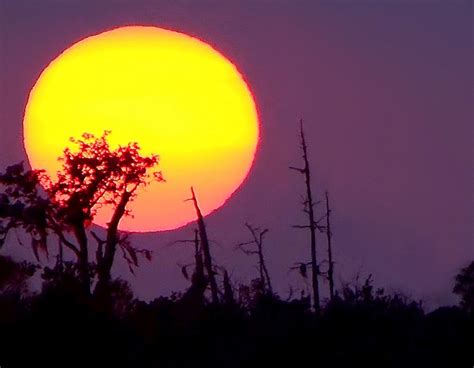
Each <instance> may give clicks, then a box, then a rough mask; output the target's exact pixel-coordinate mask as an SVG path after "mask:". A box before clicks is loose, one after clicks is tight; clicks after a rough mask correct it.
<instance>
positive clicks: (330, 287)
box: [325, 191, 334, 300]
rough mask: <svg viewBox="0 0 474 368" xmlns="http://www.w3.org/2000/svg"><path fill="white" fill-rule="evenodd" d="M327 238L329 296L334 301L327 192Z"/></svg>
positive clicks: (329, 210) (327, 196)
mask: <svg viewBox="0 0 474 368" xmlns="http://www.w3.org/2000/svg"><path fill="white" fill-rule="evenodd" d="M325 195H326V231H325V232H326V236H327V243H328V263H329V266H328V281H329V296H330V298H331V300H333V299H334V261H333V260H332V232H331V220H330V217H331V209H330V207H329V193H328V192H327V191H326V193H325Z"/></svg>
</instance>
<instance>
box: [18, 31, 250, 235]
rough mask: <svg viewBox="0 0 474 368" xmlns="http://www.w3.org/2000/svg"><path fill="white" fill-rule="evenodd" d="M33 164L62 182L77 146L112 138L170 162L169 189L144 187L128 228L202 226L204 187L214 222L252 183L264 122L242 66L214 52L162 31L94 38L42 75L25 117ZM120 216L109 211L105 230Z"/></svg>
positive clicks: (104, 214) (102, 217)
mask: <svg viewBox="0 0 474 368" xmlns="http://www.w3.org/2000/svg"><path fill="white" fill-rule="evenodd" d="M23 125H24V140H25V148H26V152H27V154H28V158H29V161H30V164H31V166H32V167H33V168H38V169H39V168H44V169H46V170H47V172H48V173H49V174H50V175H52V176H54V174H55V173H56V171H57V170H59V169H60V166H61V163H60V162H58V161H57V157H58V156H61V154H62V151H63V150H64V148H65V147H66V146H68V145H69V144H70V143H69V138H70V137H80V136H81V134H82V133H84V132H88V133H92V134H95V135H96V136H101V135H102V133H103V131H104V130H111V131H112V134H111V135H110V137H109V141H110V142H111V145H112V147H114V146H116V145H119V144H121V145H125V144H127V143H128V142H131V141H134V142H138V143H139V145H140V147H141V148H142V153H143V154H146V155H148V154H151V153H156V154H158V155H159V156H160V165H159V167H158V168H159V170H161V171H162V172H163V176H164V178H165V180H166V183H153V184H151V185H150V186H148V187H146V188H143V189H142V190H141V191H140V192H139V193H138V197H137V198H136V200H135V201H134V202H133V203H132V204H131V205H130V208H131V209H132V211H133V214H134V217H127V218H124V219H123V220H122V224H121V229H122V230H129V231H139V232H143V231H156V230H168V229H175V228H178V227H181V226H183V225H185V224H187V223H188V222H190V221H193V220H194V218H195V213H194V209H193V207H192V205H190V204H189V203H187V202H184V200H185V199H187V198H189V197H190V192H189V188H190V186H191V185H192V186H194V187H195V188H196V191H197V195H198V196H199V202H200V205H201V206H202V210H203V213H204V214H209V213H210V212H212V211H213V210H215V209H217V208H219V207H220V206H222V205H223V204H224V202H225V201H226V200H227V199H228V198H229V197H230V196H231V195H232V193H233V192H234V191H235V190H236V189H237V188H238V187H239V186H240V185H241V183H242V182H243V181H244V179H245V178H246V176H247V174H248V172H249V170H250V168H251V166H252V162H253V159H254V156H255V151H256V147H257V144H258V139H259V123H258V116H257V111H256V107H255V103H254V100H253V97H252V94H251V92H250V91H249V88H248V86H247V84H246V83H245V81H244V80H243V78H242V76H241V74H240V73H239V72H238V70H237V69H236V67H235V66H234V65H233V64H232V63H231V62H230V61H229V60H227V59H226V58H225V57H224V56H222V55H221V54H220V53H218V52H217V51H216V50H214V49H213V48H212V47H211V46H209V45H208V44H206V43H204V42H202V41H200V40H198V39H196V38H193V37H190V36H187V35H185V34H182V33H177V32H173V31H169V30H165V29H161V28H156V27H139V26H133V27H122V28H117V29H114V30H112V31H108V32H104V33H101V34H99V35H96V36H92V37H88V38H86V39H84V40H82V41H80V42H78V43H76V44H74V45H73V46H71V47H70V48H68V49H67V50H66V51H64V52H63V53H62V54H61V55H60V56H58V57H57V58H56V59H55V60H54V61H52V62H51V63H50V64H49V65H48V67H47V68H46V69H45V70H44V71H43V72H42V74H41V76H40V77H39V79H38V81H37V82H36V84H35V86H34V87H33V89H32V90H31V92H30V96H29V100H28V103H27V106H26V110H25V116H24V122H23ZM110 216H111V211H110V209H107V208H104V209H102V210H100V211H99V213H98V216H97V217H96V221H95V222H96V223H97V224H99V225H105V224H106V223H107V222H108V221H109V219H110Z"/></svg>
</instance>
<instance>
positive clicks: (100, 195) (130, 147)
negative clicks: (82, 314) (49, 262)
mask: <svg viewBox="0 0 474 368" xmlns="http://www.w3.org/2000/svg"><path fill="white" fill-rule="evenodd" d="M109 134H110V132H107V131H106V132H104V134H103V135H102V136H101V137H95V136H94V135H92V134H88V133H84V134H83V136H82V138H81V139H74V138H71V144H72V146H73V148H66V149H65V150H64V155H63V156H62V157H60V158H59V160H60V161H61V162H62V169H61V170H60V171H59V172H58V173H57V178H51V177H49V176H48V175H47V174H46V173H45V172H44V171H42V170H25V168H24V166H23V164H17V165H13V166H10V167H8V168H7V169H6V172H5V173H3V174H1V175H0V185H1V187H2V188H3V192H2V193H1V194H0V221H1V226H0V234H1V237H0V239H1V240H2V241H4V240H5V238H6V236H7V234H8V233H9V231H10V230H12V229H18V228H22V229H24V230H25V231H26V232H27V233H28V234H30V236H31V245H32V248H33V252H34V253H35V256H36V257H37V258H39V253H38V252H39V250H43V251H45V252H47V251H48V247H47V238H48V236H50V235H55V236H56V237H57V238H58V240H59V243H60V249H61V250H62V247H63V246H65V247H67V248H68V249H69V250H71V251H72V253H73V254H74V255H75V257H76V259H77V262H76V268H75V270H76V271H77V274H78V277H79V278H80V280H81V283H82V288H83V290H84V292H85V293H86V294H89V292H90V287H91V285H92V279H91V278H93V277H94V276H97V283H96V287H95V292H96V293H99V294H104V295H105V294H106V290H107V286H108V283H109V281H110V278H111V276H110V272H111V268H112V265H113V261H114V257H115V253H116V250H117V246H119V247H120V248H121V249H122V251H123V253H124V257H125V258H126V259H127V261H128V262H129V265H130V266H131V267H133V266H137V265H138V257H137V254H139V253H142V254H143V255H145V257H146V258H150V256H151V255H150V252H149V251H146V250H137V249H135V248H134V247H133V246H131V244H130V242H129V241H128V237H127V235H126V234H125V235H122V234H120V232H119V230H118V226H119V223H120V221H121V219H122V218H123V217H124V216H126V215H129V214H130V212H129V210H128V209H127V205H128V204H129V202H130V201H133V199H134V198H135V196H136V192H137V189H138V188H139V187H140V186H145V185H147V184H148V183H149V182H150V181H152V180H155V181H163V178H162V175H161V173H160V172H159V171H154V172H152V170H153V169H154V168H155V167H156V166H157V164H158V156H156V155H151V156H141V155H140V148H139V146H138V144H136V143H129V144H127V145H126V146H119V147H118V148H116V149H111V148H110V146H109V143H108V140H107V137H108V135H109ZM102 206H111V207H112V215H111V218H110V221H109V222H108V223H107V228H106V234H105V238H104V239H102V238H100V237H99V236H98V235H97V234H96V233H94V232H91V236H93V237H94V238H95V240H96V242H97V248H96V252H95V263H94V264H91V257H90V256H89V248H90V244H89V238H88V232H89V231H90V229H89V226H90V224H91V222H92V221H93V220H94V217H95V216H96V214H97V211H98V209H99V208H101V207H102ZM70 235H72V237H73V239H74V240H71V237H70Z"/></svg>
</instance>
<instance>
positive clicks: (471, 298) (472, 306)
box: [453, 261, 474, 314]
mask: <svg viewBox="0 0 474 368" xmlns="http://www.w3.org/2000/svg"><path fill="white" fill-rule="evenodd" d="M453 291H454V293H456V294H458V295H459V296H460V297H461V306H462V307H463V308H464V309H465V310H467V311H468V312H469V313H472V314H474V261H472V262H471V263H470V264H469V265H468V266H467V267H465V268H463V269H461V271H460V272H459V273H458V274H457V275H456V281H455V284H454V288H453Z"/></svg>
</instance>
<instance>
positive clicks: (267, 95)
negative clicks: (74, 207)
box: [0, 0, 474, 305]
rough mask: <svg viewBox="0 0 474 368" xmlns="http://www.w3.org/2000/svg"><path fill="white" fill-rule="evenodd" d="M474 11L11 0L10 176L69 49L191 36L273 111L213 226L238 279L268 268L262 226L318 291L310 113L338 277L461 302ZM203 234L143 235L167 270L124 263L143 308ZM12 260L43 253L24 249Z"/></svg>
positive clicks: (452, 5) (217, 250)
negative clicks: (311, 272) (160, 30)
mask: <svg viewBox="0 0 474 368" xmlns="http://www.w3.org/2000/svg"><path fill="white" fill-rule="evenodd" d="M472 10H473V9H472V2H471V1H469V0H467V1H452V2H451V1H364V2H357V1H335V2H319V3H315V2H314V1H290V0H288V1H263V0H261V1H241V2H228V1H217V0H214V1H210V0H206V1H195V2H191V1H169V2H160V1H151V0H150V1H96V0H80V1H79V0H69V1H67V0H42V1H39V0H21V1H13V0H0V168H4V167H5V166H7V165H9V164H11V163H16V162H18V161H20V160H24V159H26V155H25V152H24V148H23V144H22V125H21V124H22V117H23V111H24V107H25V104H26V100H27V97H28V93H29V91H30V89H31V87H32V86H33V84H34V82H35V81H36V79H37V78H38V76H39V74H40V73H41V71H42V70H43V69H44V67H45V66H46V65H47V64H48V63H49V62H50V61H51V60H52V59H54V58H55V57H56V56H57V55H58V54H59V53H60V52H62V51H63V50H64V49H65V48H67V47H69V46H70V45H72V44H73V43H75V42H77V41H79V40H80V39H83V38H85V37H87V36H90V35H93V34H96V33H99V32H102V31H105V30H109V29H111V28H115V27H118V26H122V25H135V24H136V25H155V26H161V27H165V28H169V29H172V30H176V31H180V32H184V33H187V34H190V35H193V36H196V37H198V38H200V39H202V40H203V41H205V42H208V43H209V44H211V45H213V46H214V47H215V48H216V49H217V50H219V51H220V52H221V53H223V54H224V55H226V56H227V57H228V58H230V59H231V60H232V61H233V62H234V63H235V64H236V65H237V66H238V68H239V69H240V71H241V72H242V73H243V75H244V76H245V78H246V80H247V81H248V83H249V84H250V86H251V89H252V91H253V93H254V96H255V99H256V103H257V106H258V109H259V113H260V118H261V129H262V133H261V134H262V137H261V144H260V147H259V150H258V153H257V157H256V161H255V165H254V168H253V170H252V172H251V174H250V176H249V178H248V180H247V181H246V182H245V183H244V185H243V186H242V187H241V189H240V190H239V191H238V192H237V193H236V194H235V195H234V196H233V197H232V198H231V199H230V200H229V201H228V202H227V204H226V205H225V206H224V207H222V208H221V209H219V210H218V211H216V212H214V213H213V214H212V215H210V216H208V229H209V232H210V237H211V238H212V239H214V240H215V241H216V243H215V247H214V254H215V258H216V261H217V262H218V263H220V264H223V265H225V266H226V267H227V268H228V269H229V271H230V272H231V274H232V277H233V279H234V280H235V281H236V282H245V281H248V280H250V279H251V278H252V277H256V276H257V271H256V269H255V267H254V264H255V262H254V260H252V259H248V258H246V256H244V255H242V254H240V253H238V252H236V251H234V250H233V248H234V246H235V244H237V243H238V242H241V241H246V240H248V235H247V233H246V230H245V228H244V226H243V224H244V223H245V222H246V221H249V222H251V223H252V224H254V225H259V226H263V227H268V228H269V229H270V232H269V233H268V235H267V243H266V247H267V248H266V253H267V258H268V263H269V271H270V273H271V275H272V277H273V279H274V283H275V284H277V285H278V288H277V289H278V291H279V292H280V293H281V294H282V295H283V296H285V295H287V292H288V289H289V286H290V285H291V286H292V287H293V289H294V290H295V291H298V290H300V289H302V288H305V287H307V285H305V283H304V282H303V281H302V280H301V278H300V277H299V276H298V275H297V274H296V273H294V272H289V268H290V267H291V266H292V264H293V263H294V262H296V261H302V260H305V261H306V260H308V259H309V246H308V237H307V234H306V233H304V232H301V231H298V230H293V229H292V228H291V225H292V224H296V223H300V222H301V221H303V220H304V217H303V215H302V213H301V211H300V206H299V200H300V194H302V190H303V182H302V181H301V178H300V177H298V175H297V174H295V173H293V172H290V171H289V170H288V166H289V165H298V164H299V163H300V152H299V142H298V135H297V129H298V124H297V123H298V120H299V118H304V119H305V122H306V131H307V140H308V141H309V145H310V159H311V164H312V170H313V173H314V180H315V181H314V189H315V191H316V192H317V193H318V195H320V194H322V193H323V191H324V190H325V189H328V190H329V191H330V194H331V196H332V198H333V202H334V206H333V207H334V212H333V214H334V232H335V236H334V237H335V242H334V247H335V260H336V262H337V263H336V274H337V280H338V282H339V281H351V280H353V279H354V277H355V276H356V275H357V274H358V273H360V275H361V277H363V276H366V275H367V274H368V273H373V275H374V278H375V280H376V284H378V285H383V286H386V287H387V288H388V289H389V290H397V291H398V290H400V291H403V292H405V293H407V294H409V295H412V296H413V297H415V298H417V299H419V298H422V299H423V300H424V301H425V302H426V303H427V304H428V305H439V304H446V303H452V302H455V301H456V299H455V298H454V297H453V295H452V294H451V288H452V284H453V278H454V275H455V274H456V272H457V270H458V269H459V268H460V267H462V266H464V265H466V264H467V263H468V260H471V259H474V241H473V240H474V239H473V235H474V234H473V226H472V225H473V223H474V212H473V208H474V207H473V191H472V188H474V182H473V175H472V168H473V163H474V162H473V161H474V160H473V158H474V155H473V153H474V152H473V148H472V147H473V137H474V135H473V133H474V132H473V110H472V97H473V96H472V86H473V70H472V66H473V59H472V56H473V55H472V51H473V50H472V14H473V12H472ZM158 153H159V152H158ZM193 228H194V225H189V226H187V227H185V228H182V229H180V230H175V231H169V232H163V233H155V234H141V235H135V236H134V239H135V244H137V245H140V246H142V247H147V248H150V249H153V250H154V251H155V257H154V260H153V262H151V263H146V262H145V263H143V266H142V267H141V268H140V269H139V270H138V271H137V275H136V277H132V276H130V275H129V273H128V271H127V268H126V266H125V265H124V264H123V263H122V262H119V264H118V265H117V267H116V268H115V271H116V274H117V275H118V274H120V275H124V276H126V277H127V278H128V279H129V280H130V281H131V283H132V285H133V287H134V290H135V292H136V294H137V295H138V296H139V297H142V298H147V299H148V298H151V297H154V296H158V295H159V294H165V295H166V294H169V293H170V292H171V291H172V290H180V289H182V288H184V287H185V286H186V285H187V281H185V280H184V279H183V277H182V276H181V274H180V271H179V267H178V266H177V264H178V263H179V264H185V263H187V262H189V261H190V260H191V249H186V247H180V246H169V243H170V242H172V241H174V240H178V239H186V238H190V237H191V236H192V229H193ZM320 244H321V245H322V244H323V239H322V238H321V241H320ZM3 252H6V253H9V254H14V255H16V256H23V255H28V256H30V253H31V252H30V250H29V249H27V247H26V246H25V248H22V247H18V246H16V245H15V244H14V243H13V242H10V244H7V245H6V246H5V248H4V250H3ZM321 253H322V251H321V252H320V254H321ZM324 288H325V289H326V288H327V285H324Z"/></svg>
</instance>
